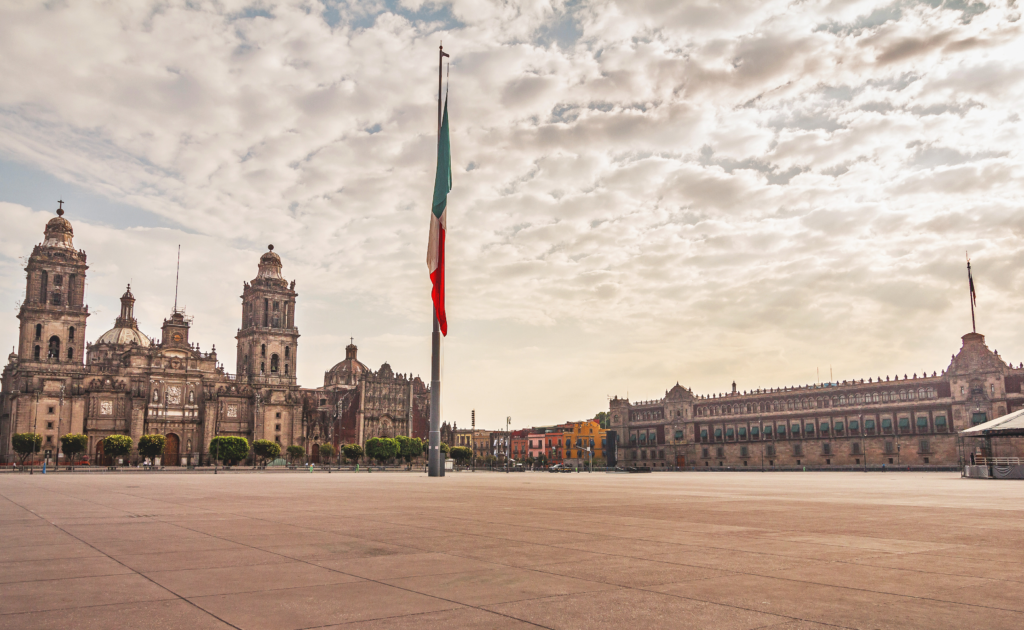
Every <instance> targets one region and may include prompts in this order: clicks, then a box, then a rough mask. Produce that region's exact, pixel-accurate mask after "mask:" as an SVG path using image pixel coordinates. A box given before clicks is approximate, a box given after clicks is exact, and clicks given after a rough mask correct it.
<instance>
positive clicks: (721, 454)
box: [715, 446, 725, 457]
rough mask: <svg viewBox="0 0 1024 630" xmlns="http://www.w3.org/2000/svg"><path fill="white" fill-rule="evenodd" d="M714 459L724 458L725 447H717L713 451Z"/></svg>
mask: <svg viewBox="0 0 1024 630" xmlns="http://www.w3.org/2000/svg"><path fill="white" fill-rule="evenodd" d="M715 457H725V447H724V446H719V447H718V448H717V449H715Z"/></svg>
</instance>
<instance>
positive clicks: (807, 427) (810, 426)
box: [804, 422, 814, 435]
mask: <svg viewBox="0 0 1024 630" xmlns="http://www.w3.org/2000/svg"><path fill="white" fill-rule="evenodd" d="M804 433H810V434H811V435H814V423H813V422H808V423H806V424H805V425H804Z"/></svg>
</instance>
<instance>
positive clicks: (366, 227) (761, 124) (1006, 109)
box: [0, 0, 1024, 428]
mask: <svg viewBox="0 0 1024 630" xmlns="http://www.w3.org/2000/svg"><path fill="white" fill-rule="evenodd" d="M1021 10H1022V9H1021V5H1020V2H1019V0H991V1H979V0H924V1H911V0H898V1H896V2H886V1H883V2H875V1H867V0H845V1H843V0H836V1H826V0H820V1H813V0H808V1H799V2H779V1H772V0H750V1H745V0H736V1H733V2H722V3H719V2H711V1H708V0H700V1H681V0H632V1H628V2H627V1H622V2H586V1H569V2H561V1H554V0H552V1H546V0H523V1H516V0H507V1H504V2H485V1H483V0H452V1H449V2H425V1H422V0H389V1H383V2H382V1H374V0H361V1H358V2H351V3H350V2H344V1H341V2H338V1H334V0H325V1H324V2H317V1H314V0H295V1H292V2H287V1H285V2H271V1H264V2H250V1H244V0H219V1H217V2H203V1H202V0H189V1H187V2H185V1H177V0H164V1H160V2H145V1H142V0H139V1H137V2H131V3H123V2H120V3H107V2H79V1H75V0H65V1H61V0H53V1H50V2H29V1H18V0H15V1H12V2H4V3H2V4H0V76H3V77H4V80H3V81H2V82H0V222H2V225H3V229H2V230H0V305H2V306H3V308H2V313H3V317H2V319H0V347H2V346H3V345H5V344H6V346H12V347H13V346H14V345H15V342H16V338H17V334H18V321H17V319H16V314H17V311H18V306H19V304H20V300H21V299H22V297H23V295H24V283H25V276H24V270H23V266H24V263H25V261H26V259H27V256H28V255H29V254H30V253H31V250H32V246H33V245H34V244H36V243H39V242H40V241H41V240H42V229H43V226H44V224H45V221H46V220H47V219H48V218H49V217H50V216H53V211H54V210H55V209H56V207H57V200H58V199H63V200H64V202H65V203H64V207H65V209H66V211H67V214H66V215H65V218H67V219H69V220H70V221H71V222H72V223H73V225H74V229H75V244H76V246H77V247H79V248H82V249H84V250H86V252H87V253H88V256H89V264H90V269H89V272H88V274H89V275H88V288H87V296H86V297H87V302H88V304H89V306H90V309H91V312H92V315H91V317H90V319H89V326H88V330H87V337H88V338H89V339H90V340H94V339H95V338H96V337H98V336H99V335H100V334H102V333H103V332H104V331H106V330H107V329H109V328H110V327H112V326H113V320H114V318H115V317H116V315H117V312H118V306H119V303H118V297H119V296H120V294H121V293H122V292H123V291H124V287H125V285H126V284H127V283H128V282H131V284H132V291H133V292H134V294H135V296H136V298H137V300H138V302H137V304H136V315H137V317H138V319H139V323H140V327H141V329H142V330H143V332H144V333H146V334H149V335H150V336H158V335H159V328H160V325H161V322H162V320H163V318H164V317H166V316H167V315H168V314H169V312H170V311H171V308H172V307H173V303H174V278H175V260H176V254H177V247H178V246H179V245H180V246H181V280H180V288H179V298H178V299H179V304H180V305H184V306H185V308H186V309H187V312H188V313H189V314H190V315H192V316H193V317H194V322H193V328H192V339H193V340H194V341H197V342H199V344H200V346H201V348H202V349H204V350H207V349H209V348H211V347H212V346H214V345H216V348H217V350H218V352H219V354H220V356H221V357H222V360H223V361H224V363H225V368H226V369H227V370H228V371H230V372H234V371H235V365H234V360H235V352H234V335H235V333H236V331H237V328H238V326H239V324H240V320H241V300H240V295H241V292H242V283H243V281H246V280H250V279H252V278H253V277H255V275H256V266H257V261H258V259H259V256H260V255H261V254H262V253H263V252H264V251H266V247H267V245H268V244H271V243H272V244H273V245H274V248H275V249H274V251H276V252H277V253H279V254H280V255H281V257H282V259H283V261H284V269H283V273H284V275H285V277H286V278H288V279H289V280H295V281H296V290H297V291H298V293H299V298H298V307H297V312H296V320H297V325H298V327H299V330H300V333H301V335H302V336H301V338H300V341H299V347H300V363H299V365H298V366H297V368H298V377H299V382H300V384H301V385H303V386H308V387H313V386H318V385H320V384H322V382H323V373H324V372H325V371H326V370H328V369H330V367H331V366H332V365H334V364H335V363H336V362H338V361H340V360H341V359H343V358H344V347H345V345H347V344H348V342H349V339H350V338H354V339H355V343H356V344H357V345H358V346H359V358H360V359H361V360H362V361H363V362H364V363H366V364H367V365H368V366H370V367H371V368H373V369H378V368H379V367H380V365H381V364H382V363H384V362H385V361H387V362H389V363H390V365H391V366H392V368H393V369H394V370H395V371H396V372H402V373H412V374H414V375H415V374H418V375H420V376H421V377H422V378H423V379H424V380H426V381H429V372H430V322H431V319H430V313H431V311H430V308H431V307H430V282H429V278H428V274H427V269H426V262H425V257H426V247H427V229H428V226H429V217H430V214H429V213H430V200H431V195H432V186H433V179H434V168H435V163H434V160H435V151H436V124H437V123H436V116H437V47H438V45H439V43H440V42H442V41H443V43H444V47H445V50H446V51H447V52H450V53H451V58H450V67H449V69H448V70H446V72H448V77H449V78H448V81H447V88H446V89H447V90H448V98H449V113H450V119H451V129H452V154H453V180H454V185H453V189H452V192H451V194H450V196H449V205H448V242H447V246H448V251H447V256H448V258H447V264H448V278H447V281H448V284H447V291H448V309H447V310H448V321H449V336H448V337H447V338H446V340H445V342H444V361H443V366H444V369H443V379H444V381H443V385H442V397H443V404H442V415H443V419H444V420H446V421H449V422H458V424H459V425H460V426H468V424H469V419H470V411H471V410H474V409H475V410H476V416H477V424H478V426H480V427H484V428H497V427H499V426H500V427H504V426H505V420H506V418H507V417H511V418H512V420H511V423H512V426H513V427H524V426H532V425H538V424H553V423H558V422H565V421H570V420H580V419H584V418H589V417H593V415H594V414H595V413H596V412H598V411H601V410H606V409H607V408H608V402H607V401H608V398H610V397H611V396H616V395H617V396H620V397H624V396H628V397H629V398H630V399H631V400H634V401H636V400H644V399H654V398H659V397H661V396H663V395H664V393H665V390H667V389H668V388H670V387H671V386H673V385H674V384H675V383H676V382H679V383H681V384H682V385H684V386H687V387H690V388H692V389H693V390H694V392H695V393H696V394H698V395H700V394H714V393H718V392H725V391H728V390H729V389H730V387H731V383H732V382H733V381H735V382H736V383H737V387H738V389H739V390H740V391H744V390H749V389H753V388H759V387H778V386H787V385H804V384H809V383H813V382H816V381H818V380H822V381H827V380H829V378H832V379H835V380H843V379H853V378H857V379H860V378H868V377H876V378H877V377H878V376H882V377H883V378H884V377H885V376H886V375H891V374H900V375H903V374H913V373H922V372H924V371H927V372H929V373H930V372H932V371H941V370H942V369H944V368H945V367H946V366H947V365H948V364H949V358H948V357H949V356H950V355H951V354H952V353H954V352H956V351H957V349H958V348H959V346H960V339H959V337H960V336H961V335H963V334H965V333H967V332H970V330H971V320H970V307H969V303H968V290H967V282H966V281H967V277H966V268H965V254H966V252H969V253H970V256H971V259H972V264H973V269H974V272H975V282H976V285H977V292H978V310H977V323H978V331H979V332H981V333H983V334H985V335H986V336H987V341H988V344H989V347H990V348H993V349H995V350H998V351H999V352H1000V354H1001V356H1003V357H1004V358H1005V359H1006V360H1008V361H1012V362H1014V363H1019V362H1020V361H1024V327H1021V326H1020V324H1019V322H1020V319H1019V313H1020V312H1022V310H1024V272H1022V269H1024V264H1022V263H1024V246H1022V240H1021V238H1022V234H1024V212H1022V211H1021V210H1022V208H1021V205H1022V200H1024V195H1022V192H1024V183H1022V182H1024V178H1022V175H1024V171H1022V159H1021V146H1022V144H1024V142H1022V135H1024V123H1022V121H1021V115H1020V111H1021V107H1020V103H1021V102H1024V61H1022V59H1024V37H1022V24H1024V23H1022V21H1021Z"/></svg>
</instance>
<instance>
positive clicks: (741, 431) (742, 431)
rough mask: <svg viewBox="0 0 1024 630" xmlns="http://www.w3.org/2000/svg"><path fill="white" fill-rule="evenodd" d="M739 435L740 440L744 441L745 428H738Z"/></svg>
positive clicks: (745, 435)
mask: <svg viewBox="0 0 1024 630" xmlns="http://www.w3.org/2000/svg"><path fill="white" fill-rule="evenodd" d="M739 433H740V438H741V439H746V437H747V427H740V428H739Z"/></svg>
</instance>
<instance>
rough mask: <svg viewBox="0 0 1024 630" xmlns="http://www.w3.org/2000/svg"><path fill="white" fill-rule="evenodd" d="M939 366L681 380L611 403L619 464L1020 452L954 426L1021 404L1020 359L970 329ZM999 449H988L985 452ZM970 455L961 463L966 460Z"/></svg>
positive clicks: (947, 458)
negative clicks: (773, 379)
mask: <svg viewBox="0 0 1024 630" xmlns="http://www.w3.org/2000/svg"><path fill="white" fill-rule="evenodd" d="M962 342H963V345H962V347H961V348H960V351H959V353H958V354H956V355H955V356H953V357H952V359H951V360H950V363H949V366H948V367H947V368H946V369H945V370H943V371H942V373H941V374H938V373H936V372H932V374H931V376H928V375H927V374H922V375H920V376H918V375H917V374H914V375H913V376H910V377H908V376H907V375H905V374H904V375H903V378H900V377H899V376H896V377H895V378H890V377H888V376H886V377H885V378H884V379H883V378H882V377H877V378H868V379H867V380H866V381H865V380H864V379H860V380H859V381H857V380H854V381H842V382H835V383H823V384H817V385H804V386H797V387H784V388H778V389H757V390H753V391H744V392H739V391H737V390H736V384H735V383H733V384H732V391H730V392H728V393H725V394H716V395H712V396H706V395H705V396H697V395H695V394H694V393H693V392H692V391H691V390H689V389H687V388H685V387H682V386H681V385H679V384H678V383H676V385H675V386H674V387H672V389H670V390H668V391H666V392H665V396H664V397H663V398H661V399H659V400H653V401H644V402H637V403H632V402H630V401H629V400H626V399H623V398H618V397H615V398H613V399H612V400H611V401H610V403H609V418H610V427H611V429H612V430H613V431H615V432H616V445H617V455H618V460H619V462H620V463H621V464H622V465H627V466H640V467H649V468H655V469H661V470H666V469H674V468H689V467H698V468H710V467H732V468H738V469H742V468H745V467H746V468H750V467H756V468H761V467H762V465H763V466H764V467H766V468H780V467H784V468H785V467H789V468H793V467H807V466H810V467H816V468H821V467H824V468H828V467H837V468H838V467H851V466H852V467H863V466H873V467H880V466H883V465H885V466H914V467H936V466H956V465H958V463H959V462H961V461H963V460H967V459H969V458H970V457H971V456H972V455H980V456H986V457H1020V456H1024V453H1021V452H1020V444H1019V443H1018V442H1019V440H1018V441H1011V440H1008V439H1006V438H1003V439H1002V440H999V439H995V438H993V439H991V440H989V441H986V440H982V439H973V440H967V441H958V440H957V431H961V430H963V429H966V428H968V427H970V426H973V425H975V424H980V423H982V422H985V421H987V420H992V419H994V418H998V417H1000V416H1003V415H1005V414H1007V413H1009V412H1011V411H1014V410H1017V409H1021V408H1024V394H1022V392H1021V383H1022V382H1024V364H1021V365H1020V366H1019V367H1013V366H1012V365H1010V364H1007V363H1006V362H1004V361H1003V360H1002V358H1001V357H1000V356H999V354H998V353H995V352H993V351H991V350H989V348H988V346H986V345H985V337H984V336H983V335H980V334H978V333H968V334H966V335H964V336H963V339H962ZM993 451H995V452H993ZM968 463H969V462H968Z"/></svg>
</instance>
